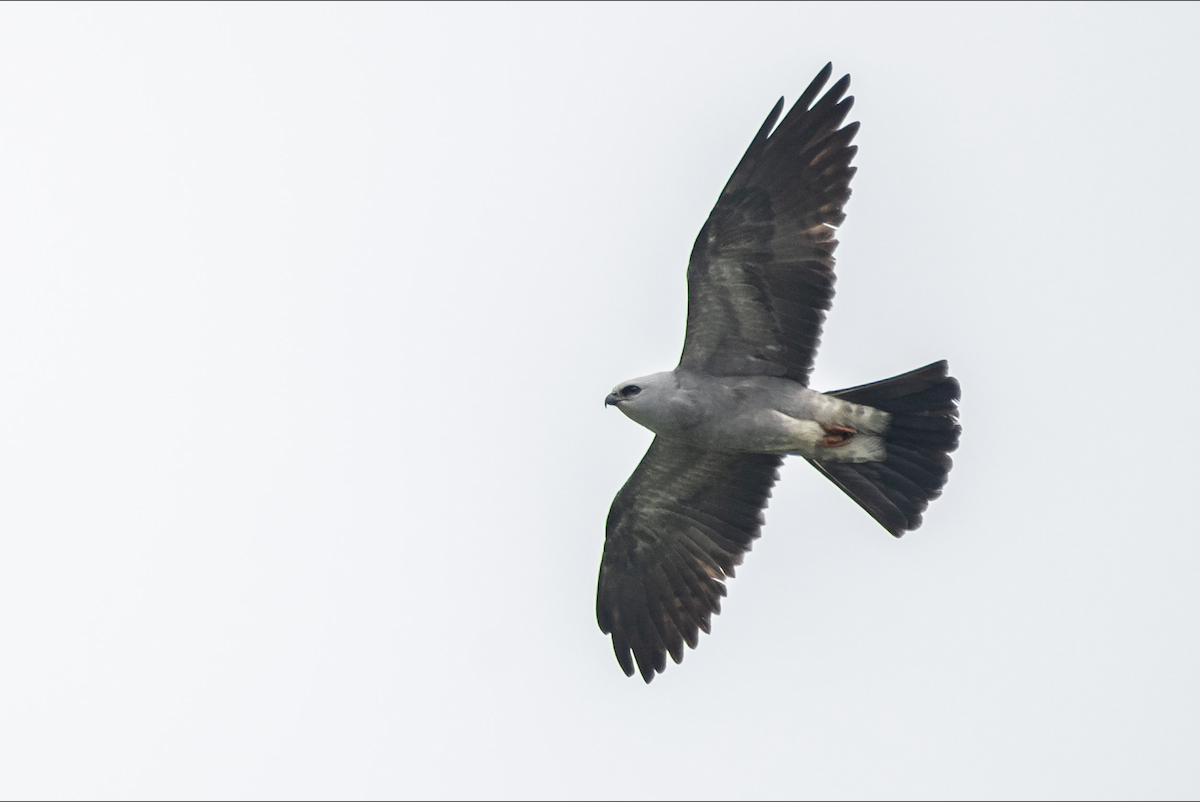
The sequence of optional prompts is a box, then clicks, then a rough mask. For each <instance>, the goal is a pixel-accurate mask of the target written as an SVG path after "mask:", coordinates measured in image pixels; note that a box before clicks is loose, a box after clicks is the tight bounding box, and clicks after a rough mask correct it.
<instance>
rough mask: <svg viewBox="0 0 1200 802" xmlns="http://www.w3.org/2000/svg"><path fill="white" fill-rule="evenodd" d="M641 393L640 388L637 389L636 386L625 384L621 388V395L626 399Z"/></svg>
mask: <svg viewBox="0 0 1200 802" xmlns="http://www.w3.org/2000/svg"><path fill="white" fill-rule="evenodd" d="M641 391H642V388H641V387H638V386H637V385H636V384H627V385H625V386H624V387H622V388H621V395H623V396H625V397H626V398H628V397H629V396H631V395H637V394H638V393H640V392H641Z"/></svg>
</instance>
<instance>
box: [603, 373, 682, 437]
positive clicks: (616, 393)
mask: <svg viewBox="0 0 1200 802" xmlns="http://www.w3.org/2000/svg"><path fill="white" fill-rule="evenodd" d="M675 389H676V381H675V374H674V373H673V372H667V373H655V374H653V375H651V376H643V377H641V378H640V379H630V380H629V381H624V382H621V383H620V384H618V385H617V386H616V387H614V388H613V391H612V392H611V393H609V394H608V397H607V398H605V399H604V406H606V407H609V406H614V407H616V408H617V409H619V410H621V411H622V412H624V413H625V415H626V416H627V417H629V418H632V419H633V420H635V421H637V422H638V423H640V424H642V425H643V426H646V427H647V428H650V429H655V430H656V427H655V426H654V425H653V424H654V423H656V422H657V419H658V418H661V417H662V416H663V415H664V414H665V413H666V412H667V411H668V407H669V405H670V401H671V398H672V397H673V395H674V390H675Z"/></svg>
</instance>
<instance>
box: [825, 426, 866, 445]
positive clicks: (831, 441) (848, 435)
mask: <svg viewBox="0 0 1200 802" xmlns="http://www.w3.org/2000/svg"><path fill="white" fill-rule="evenodd" d="M821 428H822V429H824V430H825V436H824V437H822V438H821V442H820V444H819V445H820V446H821V448H837V447H838V446H844V445H846V444H847V443H849V442H850V441H851V440H852V439H853V438H854V435H856V434H857V432H856V431H854V429H851V428H850V427H849V426H839V425H837V424H836V423H834V424H829V423H822V424H821Z"/></svg>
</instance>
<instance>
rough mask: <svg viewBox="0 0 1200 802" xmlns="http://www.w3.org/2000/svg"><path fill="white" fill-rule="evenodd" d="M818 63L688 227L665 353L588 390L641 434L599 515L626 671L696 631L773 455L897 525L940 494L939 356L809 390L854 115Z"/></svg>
mask: <svg viewBox="0 0 1200 802" xmlns="http://www.w3.org/2000/svg"><path fill="white" fill-rule="evenodd" d="M832 69H833V67H832V65H831V64H827V65H825V68H824V69H823V70H821V72H820V74H819V75H817V77H816V78H815V79H814V80H813V82H812V84H810V85H809V87H808V88H807V89H806V90H804V93H803V94H802V95H801V96H800V99H799V100H797V101H796V104H795V105H794V106H793V107H792V109H791V111H790V112H788V114H787V116H786V117H784V118H783V121H782V122H780V123H779V126H778V127H775V122H776V120H778V119H779V115H780V112H781V111H782V110H783V98H780V100H779V102H778V103H777V104H776V105H775V108H774V109H772V110H771V113H770V114H769V115H768V116H767V120H766V122H765V123H763V126H762V128H761V129H760V130H759V132H758V134H757V135H756V136H755V137H754V141H753V142H751V143H750V147H749V149H747V151H746V155H745V156H743V157H742V160H741V162H739V163H738V166H737V168H736V169H735V170H734V171H733V175H732V176H731V177H730V179H729V183H728V184H726V185H725V189H724V190H723V191H722V192H721V195H720V197H719V198H718V200H717V205H716V207H714V208H713V210H712V213H711V214H710V215H709V217H708V221H707V222H705V224H704V227H703V228H701V229H700V235H699V236H698V237H697V238H696V244H695V246H694V247H693V248H692V256H691V261H690V262H689V264H688V271H687V283H688V316H687V334H686V336H685V338H684V343H683V356H682V358H681V359H680V360H679V365H678V367H676V368H675V369H674V370H672V371H668V372H665V373H656V374H654V375H652V376H646V377H643V378H640V379H633V380H631V381H627V382H622V383H621V384H618V385H617V386H616V387H615V388H614V389H613V391H612V393H610V394H609V395H608V397H607V398H606V399H605V402H604V403H605V405H606V406H608V405H610V404H611V405H614V406H616V407H617V408H618V409H620V410H621V412H623V413H625V415H626V416H628V417H630V418H632V419H633V420H634V421H636V422H638V423H640V424H641V425H643V426H645V427H646V428H648V429H650V430H651V431H653V432H654V433H655V438H654V442H653V443H652V444H651V445H650V449H649V451H647V452H646V456H645V457H644V458H643V459H642V462H641V464H640V465H638V467H637V469H636V470H635V471H634V472H633V475H632V476H631V477H630V478H629V481H628V482H626V483H625V486H624V487H623V488H621V491H620V492H619V493H617V497H616V499H615V500H614V501H613V505H612V509H611V510H610V511H609V514H608V524H607V527H606V536H605V541H604V556H603V558H602V560H601V563H600V581H599V588H598V591H597V596H596V619H597V621H598V623H599V624H600V629H601V630H602V631H603V632H604V633H606V634H610V635H611V636H612V644H613V650H614V651H615V652H616V655H617V661H618V662H619V663H620V664H621V668H622V669H624V671H625V673H626V674H627V675H629V676H632V675H633V671H634V661H635V660H636V662H637V667H638V669H639V670H640V671H641V675H642V678H643V679H644V680H645V681H646V682H650V681H651V680H652V679H654V676H655V673H656V672H662V671H663V670H664V669H665V668H666V657H667V655H668V654H669V655H670V656H671V658H672V659H673V660H674V661H675V662H676V663H678V662H680V661H681V660H682V659H683V647H684V644H687V645H688V646H690V647H692V648H695V647H696V642H697V639H698V637H699V632H700V631H704V632H706V633H707V632H708V631H709V624H710V620H711V618H712V615H713V614H714V613H718V612H720V609H721V605H720V600H721V597H722V596H724V595H725V584H724V580H725V578H726V577H732V576H733V573H734V566H736V565H738V564H740V563H741V561H742V557H743V555H744V554H745V552H747V551H749V549H750V545H751V542H752V541H753V540H754V539H755V538H757V537H758V535H759V530H760V529H761V527H762V525H763V522H764V521H763V512H762V511H763V509H764V508H765V507H766V505H767V498H768V497H769V496H770V495H771V487H772V485H773V484H774V483H775V481H776V480H777V479H778V478H779V474H778V473H777V469H778V467H779V466H780V464H781V463H782V462H783V458H784V456H786V455H788V454H796V455H799V456H802V457H805V458H806V459H807V460H808V461H809V462H810V463H811V464H812V465H813V466H814V467H815V468H816V469H817V470H818V471H820V472H821V473H823V474H825V476H827V477H828V478H829V479H830V480H832V481H833V483H834V484H836V485H837V486H838V487H840V488H841V489H842V490H844V491H845V492H846V494H847V495H849V496H850V498H852V499H854V501H856V502H858V504H859V505H860V506H861V507H862V508H863V509H865V510H866V511H867V512H868V513H869V514H870V515H871V516H872V517H873V518H875V520H876V521H878V522H879V523H880V524H882V525H883V527H884V528H885V529H887V531H889V532H891V533H892V534H893V535H895V536H896V537H900V536H901V535H902V534H904V532H906V531H910V530H913V529H916V528H917V527H918V526H920V525H921V513H922V512H924V511H925V508H926V507H927V506H928V505H929V502H930V501H931V500H932V499H934V498H936V497H937V496H938V495H940V494H941V492H942V486H943V485H945V483H946V477H947V475H948V474H949V472H950V465H951V461H950V457H949V456H948V454H949V452H951V451H953V450H954V449H955V448H956V447H957V446H958V436H959V432H960V431H961V428H960V426H959V425H958V420H957V416H958V403H957V402H958V398H959V387H958V382H957V381H956V380H955V379H954V378H952V377H951V376H950V375H949V373H948V367H947V364H946V363H945V362H944V361H943V362H935V363H933V364H931V365H927V366H926V367H923V368H920V369H918V370H914V371H912V372H910V373H905V374H903V375H900V376H896V377H894V378H891V379H885V380H883V381H879V382H874V383H872V384H864V385H861V386H859V387H852V388H850V389H847V390H839V391H837V392H832V393H819V392H817V391H815V390H810V389H809V388H808V377H809V372H810V371H811V370H812V365H813V358H814V356H815V355H816V349H817V345H818V343H819V342H820V335H821V325H822V323H823V322H824V320H825V313H826V311H827V310H828V309H829V308H830V307H831V305H832V300H833V281H834V276H833V264H834V260H833V250H834V248H835V247H836V246H837V240H835V239H834V227H836V226H839V225H841V223H842V221H843V220H845V218H846V215H845V213H844V212H843V211H842V208H843V206H845V204H846V200H847V199H848V198H849V197H850V178H851V177H852V176H853V175H854V171H855V168H854V167H851V166H850V161H851V160H852V159H853V158H854V154H855V151H856V150H857V148H856V147H855V146H853V145H851V144H850V142H851V140H853V139H854V135H855V133H856V132H857V131H858V123H856V122H855V123H850V124H849V125H846V126H843V125H842V123H843V122H844V121H845V119H846V115H847V114H848V113H849V112H850V108H851V106H852V105H853V102H854V98H853V97H846V96H845V95H846V90H847V89H848V88H849V86H850V76H849V75H847V76H845V77H843V78H842V79H841V80H840V81H838V82H837V83H835V84H834V85H833V86H832V87H830V88H829V91H827V92H826V93H825V94H824V95H823V96H822V97H820V99H818V97H817V96H818V95H820V93H821V90H822V88H824V86H825V84H826V82H827V81H828V80H829V77H830V74H831V73H832ZM772 129H773V130H772Z"/></svg>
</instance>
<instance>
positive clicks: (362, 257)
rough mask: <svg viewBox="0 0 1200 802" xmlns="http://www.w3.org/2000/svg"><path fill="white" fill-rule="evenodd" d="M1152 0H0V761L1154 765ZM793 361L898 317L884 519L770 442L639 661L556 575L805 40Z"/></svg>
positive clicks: (1191, 656)
mask: <svg viewBox="0 0 1200 802" xmlns="http://www.w3.org/2000/svg"><path fill="white" fill-rule="evenodd" d="M1198 33H1200V10H1198V9H1197V8H1196V7H1195V6H1148V5H1145V4H1138V5H1123V6H1122V5H1118V6H1111V5H1105V6H1099V5H1071V6H1049V7H1047V6H1041V5H1038V6H1009V5H1004V6H969V7H967V6H957V7H956V6H945V5H936V6H903V5H890V4H889V5H886V6H882V5H875V6H872V5H854V6H840V5H786V6H785V5H764V6H747V5H736V6H732V5H723V6H709V5H704V6H697V5H668V6H640V5H637V6H609V5H605V6H576V5H570V6H542V5H537V6H495V5H488V6H440V5H439V6H345V5H338V6H332V5H303V6H295V5H293V6H282V5H260V6H251V7H245V6H195V5H192V6H177V5H170V6H151V7H146V6H142V5H136V6H133V5H118V6H100V7H96V6H90V5H89V6H41V5H38V6H12V5H6V6H3V7H0V657H2V661H0V795H3V796H5V797H9V798H12V797H25V796H37V797H74V796H88V797H136V798H152V797H157V796H159V795H167V796H171V797H185V798H193V797H210V796H216V797H226V798H231V797H242V796H252V797H291V796H301V797H360V796H368V797H413V796H426V795H431V796H439V797H444V796H450V797H456V796H485V797H519V796H534V797H552V796H559V795H565V796H568V797H603V796H618V797H625V798H631V797H646V796H649V797H657V798H668V797H680V796H682V797H760V796H766V797H827V796H833V797H840V798H851V797H875V796H886V797H909V798H914V797H937V798H958V797H959V796H968V797H985V798H996V797H1006V796H1010V795H1011V796H1019V797H1025V798H1030V797H1042V796H1052V797H1096V796H1099V797H1147V796H1149V797H1177V798H1195V796H1196V795H1197V794H1198V793H1200V760H1198V759H1197V755H1198V754H1200V648H1198V646H1197V635H1198V634H1200V582H1198V574H1200V531H1198V530H1200V525H1198V523H1197V515H1196V507H1195V501H1194V496H1195V492H1196V491H1195V485H1196V481H1197V478H1198V470H1197V455H1198V453H1200V435H1198V434H1197V429H1196V424H1195V421H1196V419H1197V400H1198V398H1200V381H1198V380H1197V374H1196V349H1197V344H1198V339H1200V337H1198V333H1200V328H1198V325H1200V324H1198V322H1197V312H1196V305H1197V298H1198V296H1200V279H1198V278H1197V275H1198V266H1200V243H1198V242H1197V236H1196V220H1197V212H1198V210H1200V145H1198V143H1200V90H1198V85H1200V50H1197V48H1196V46H1195V41H1196V38H1197V34H1198ZM831 59H832V60H833V62H834V68H835V77H836V76H838V75H841V74H842V73H844V72H850V73H851V74H852V75H853V84H852V90H851V91H852V93H853V94H854V95H855V96H856V98H857V105H856V106H855V109H854V112H853V116H852V119H858V120H861V121H862V123H863V128H862V131H861V133H860V135H859V136H858V139H857V143H858V144H859V145H860V146H861V151H860V153H859V156H858V158H857V160H856V164H857V165H858V166H859V173H858V176H857V177H856V178H855V181H854V193H855V194H854V197H853V199H852V200H851V201H850V203H849V205H848V207H847V211H848V212H849V219H848V221H847V223H846V225H845V226H844V227H843V229H842V231H841V235H840V236H841V239H842V243H843V244H842V247H841V248H840V250H839V251H838V259H839V265H838V270H839V276H840V279H839V283H838V291H839V292H838V297H837V302H836V304H835V307H834V310H833V312H832V314H831V317H830V319H829V325H828V326H827V328H826V334H825V338H824V346H823V348H822V351H821V354H820V356H819V359H818V362H817V371H816V374H815V377H814V381H813V384H814V386H815V387H817V388H819V389H834V388H837V387H841V386H846V385H850V384H858V383H861V382H866V381H871V380H875V379H880V378H884V377H886V376H890V375H893V374H896V373H900V372H902V371H905V370H909V369H911V368H915V367H918V366H920V365H923V364H925V363H927V362H931V361H933V360H935V359H940V358H948V359H949V360H950V364H951V367H952V369H953V372H954V373H955V375H957V376H958V377H959V379H960V380H961V381H962V385H963V401H962V420H963V426H964V434H963V441H962V447H961V449H960V450H959V452H958V453H957V454H956V464H955V468H954V471H953V473H952V474H951V479H950V483H949V485H948V487H947V489H946V494H945V495H944V497H943V498H942V499H941V500H939V501H937V502H936V503H935V504H934V505H933V506H932V507H931V509H930V511H929V513H928V514H927V515H926V519H925V520H926V523H925V525H924V527H923V528H922V529H921V530H919V531H918V532H915V533H912V534H910V535H909V536H907V537H906V538H905V539H904V540H902V541H896V540H894V539H893V538H891V537H889V536H888V535H887V533H886V532H884V531H883V530H882V529H881V528H880V527H879V526H878V525H877V524H875V523H874V522H873V521H872V520H871V519H870V518H869V517H867V516H866V515H865V514H864V513H863V512H862V511H861V510H860V509H858V508H857V507H856V506H855V505H854V504H853V503H852V502H850V501H849V500H848V499H847V498H845V497H844V495H843V494H841V493H840V491H838V490H837V489H836V488H835V487H834V486H833V485H832V484H830V483H829V482H828V481H826V480H825V479H823V478H822V477H820V476H819V475H818V474H816V473H815V472H814V471H813V470H812V469H811V468H810V467H809V466H807V465H805V464H804V463H803V462H802V461H795V462H794V463H789V465H788V466H787V467H786V468H785V470H784V471H783V478H782V480H781V482H780V483H779V485H778V486H777V487H776V490H775V495H774V499H773V500H772V503H771V508H770V510H769V511H768V514H767V520H768V524H767V527H766V529H765V534H764V537H763V539H762V540H761V541H759V542H758V543H757V544H756V547H755V549H754V551H753V552H752V553H751V554H750V555H749V556H748V559H747V562H746V564H745V566H744V568H743V569H741V570H739V572H738V577H737V579H736V580H733V581H732V582H731V584H730V596H729V598H728V600H727V603H726V605H725V607H724V610H723V612H722V614H721V615H720V617H718V618H716V619H715V620H714V632H713V634H712V635H711V636H707V637H703V638H702V640H701V645H700V648H699V650H698V651H695V652H690V651H689V652H688V654H687V658H686V659H685V661H684V663H683V665H682V666H673V665H672V666H670V667H669V668H668V670H667V673H666V674H665V675H663V676H661V677H659V678H658V679H657V680H656V681H655V682H654V683H653V684H652V685H650V686H645V685H643V683H642V682H641V681H640V680H639V679H626V678H625V677H624V676H623V675H622V673H621V671H620V670H619V668H618V666H617V664H616V661H615V660H614V658H613V656H612V652H611V648H610V645H609V643H608V641H607V639H606V638H604V637H603V636H602V635H601V633H600V632H599V631H598V629H597V627H596V624H595V619H594V611H593V599H594V589H595V579H596V572H597V568H598V565H599V558H600V551H601V546H602V542H603V524H604V518H605V515H606V513H607V509H608V505H609V503H610V502H611V500H612V497H613V495H614V493H615V492H616V491H617V489H618V488H619V487H620V486H621V484H622V483H623V482H624V481H625V479H626V478H627V477H628V475H629V473H630V471H631V470H632V469H633V467H634V465H635V464H636V463H637V461H638V460H639V459H640V458H641V456H642V453H643V451H644V449H645V447H646V445H647V443H648V442H649V439H650V435H649V433H647V432H646V431H644V430H642V429H640V428H638V427H637V426H635V425H634V424H632V423H631V422H629V421H628V420H625V419H624V418H623V417H622V416H621V415H620V414H619V413H617V412H615V411H613V410H609V411H608V412H607V413H606V412H605V410H604V408H603V399H604V396H605V394H606V393H607V392H608V391H609V389H610V388H611V387H612V385H613V384H615V383H616V382H618V381H620V380H622V379H626V378H629V377H631V376H637V375H641V374H644V373H647V372H651V371H655V370H662V369H669V368H670V367H672V366H673V365H674V364H675V361H676V359H677V358H678V354H679V349H680V346H681V343H682V335H683V324H684V313H685V304H686V294H685V285H684V270H685V267H686V259H687V256H688V253H689V252H690V248H691V243H692V239H693V238H694V237H695V235H696V232H697V231H698V230H699V228H700V226H701V224H702V223H703V221H704V218H705V216H706V215H707V213H708V210H709V209H710V208H711V205H712V203H713V202H714V201H715V199H716V197H717V193H718V192H719V191H720V189H721V187H722V186H723V184H724V182H725V180H726V179H727V178H728V175H729V173H730V171H731V170H732V168H733V166H734V165H735V164H736V162H737V160H738V158H740V156H741V154H742V152H743V150H744V148H745V147H746V145H747V144H748V143H749V141H750V138H751V137H752V135H753V134H754V132H755V131H756V130H757V129H758V126H759V125H760V123H761V122H762V120H763V118H764V117H765V116H766V114H767V112H768V111H769V110H770V108H771V106H772V104H773V103H774V102H775V100H776V98H777V97H778V96H779V95H781V94H784V95H786V96H787V98H788V101H789V103H790V101H791V100H793V99H794V98H795V97H796V96H797V95H798V94H799V93H800V91H801V90H802V89H803V88H804V87H805V86H806V85H807V84H808V82H809V80H810V79H811V78H812V76H813V75H814V74H815V73H816V72H817V71H818V70H819V69H820V68H821V66H822V65H823V64H824V63H825V62H826V61H827V60H831Z"/></svg>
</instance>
